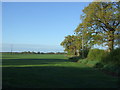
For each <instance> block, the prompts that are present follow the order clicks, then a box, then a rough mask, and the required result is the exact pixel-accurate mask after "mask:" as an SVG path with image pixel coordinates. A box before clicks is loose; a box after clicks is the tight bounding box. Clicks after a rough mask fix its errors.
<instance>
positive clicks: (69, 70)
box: [1, 54, 118, 88]
mask: <svg viewBox="0 0 120 90" xmlns="http://www.w3.org/2000/svg"><path fill="white" fill-rule="evenodd" d="M1 67H2V88H118V78H117V77H113V76H109V75H106V74H104V73H103V72H100V71H99V70H96V69H94V68H92V67H90V66H86V65H84V64H81V63H77V62H70V61H69V60H68V58H67V57H65V56H64V55H55V54H43V55H42V54H3V55H2V66H1Z"/></svg>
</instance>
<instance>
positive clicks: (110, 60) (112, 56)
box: [102, 48, 120, 65]
mask: <svg viewBox="0 0 120 90" xmlns="http://www.w3.org/2000/svg"><path fill="white" fill-rule="evenodd" d="M102 62H103V63H104V64H109V65H110V64H111V65H120V48H118V49H115V50H113V51H112V52H110V53H109V54H108V55H107V56H106V57H104V58H103V59H102Z"/></svg>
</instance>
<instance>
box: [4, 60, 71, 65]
mask: <svg viewBox="0 0 120 90" xmlns="http://www.w3.org/2000/svg"><path fill="white" fill-rule="evenodd" d="M28 61H29V62H28ZM60 62H61V63H62V62H70V60H68V59H3V60H2V65H33V64H35V65H36V64H50V63H60Z"/></svg>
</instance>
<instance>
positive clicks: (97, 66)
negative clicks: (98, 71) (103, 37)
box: [94, 62, 104, 68]
mask: <svg viewBox="0 0 120 90" xmlns="http://www.w3.org/2000/svg"><path fill="white" fill-rule="evenodd" d="M103 66H104V65H103V64H102V63H100V62H98V63H96V64H95V65H94V68H103Z"/></svg>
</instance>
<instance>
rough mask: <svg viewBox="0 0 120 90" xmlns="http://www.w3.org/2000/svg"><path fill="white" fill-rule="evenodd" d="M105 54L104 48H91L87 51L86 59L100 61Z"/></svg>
mask: <svg viewBox="0 0 120 90" xmlns="http://www.w3.org/2000/svg"><path fill="white" fill-rule="evenodd" d="M106 55H107V52H105V51H104V50H100V49H91V50H90V51H89V53H88V57H87V59H89V60H95V61H96V60H97V61H101V60H102V59H103V58H104V57H105V56H106Z"/></svg>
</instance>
